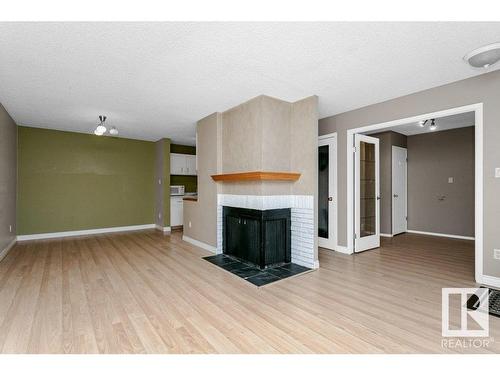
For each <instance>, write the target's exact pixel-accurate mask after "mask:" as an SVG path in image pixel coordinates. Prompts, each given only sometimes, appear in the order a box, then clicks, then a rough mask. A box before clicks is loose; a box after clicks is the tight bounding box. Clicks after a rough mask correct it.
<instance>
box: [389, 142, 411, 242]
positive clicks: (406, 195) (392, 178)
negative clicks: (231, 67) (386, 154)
mask: <svg viewBox="0 0 500 375" xmlns="http://www.w3.org/2000/svg"><path fill="white" fill-rule="evenodd" d="M395 148H400V149H403V150H405V151H406V169H405V182H406V183H405V198H406V201H405V216H406V221H405V228H406V229H405V232H407V231H408V148H406V147H399V146H394V145H393V146H392V147H391V235H392V236H394V177H393V176H394V173H393V172H394V149H395Z"/></svg>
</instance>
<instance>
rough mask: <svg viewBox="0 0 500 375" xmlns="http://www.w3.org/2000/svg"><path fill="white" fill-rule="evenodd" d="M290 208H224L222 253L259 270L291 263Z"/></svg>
mask: <svg viewBox="0 0 500 375" xmlns="http://www.w3.org/2000/svg"><path fill="white" fill-rule="evenodd" d="M290 223H291V210H290V208H281V209H270V210H256V209H249V208H240V207H229V206H224V207H223V225H222V236H223V239H224V240H223V253H224V254H226V255H229V256H232V257H235V258H238V259H240V260H242V261H245V262H249V263H252V264H254V265H256V266H258V267H259V268H261V269H264V268H267V267H272V266H278V265H282V264H285V263H290V261H291V224H290Z"/></svg>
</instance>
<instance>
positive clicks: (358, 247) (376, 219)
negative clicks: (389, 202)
mask: <svg viewBox="0 0 500 375" xmlns="http://www.w3.org/2000/svg"><path fill="white" fill-rule="evenodd" d="M354 140H355V144H356V149H355V155H356V157H355V173H354V176H355V179H354V186H355V195H354V197H355V200H354V205H355V211H354V212H355V226H354V227H355V240H354V249H355V251H356V252H360V251H364V250H368V249H373V248H376V247H379V246H380V154H379V140H378V138H374V137H368V136H366V135H361V134H356V135H355V138H354Z"/></svg>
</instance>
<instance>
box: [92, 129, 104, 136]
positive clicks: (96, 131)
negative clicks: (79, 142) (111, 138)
mask: <svg viewBox="0 0 500 375" xmlns="http://www.w3.org/2000/svg"><path fill="white" fill-rule="evenodd" d="M94 134H95V135H103V134H104V133H101V132H100V131H99V130H97V129H96V130H94Z"/></svg>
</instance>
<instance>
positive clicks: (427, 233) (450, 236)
mask: <svg viewBox="0 0 500 375" xmlns="http://www.w3.org/2000/svg"><path fill="white" fill-rule="evenodd" d="M407 232H408V233H414V234H423V235H426V236H436V237H448V238H457V239H459V240H470V241H474V237H467V236H458V235H456V234H445V233H434V232H422V231H419V230H410V229H408V230H407Z"/></svg>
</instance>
